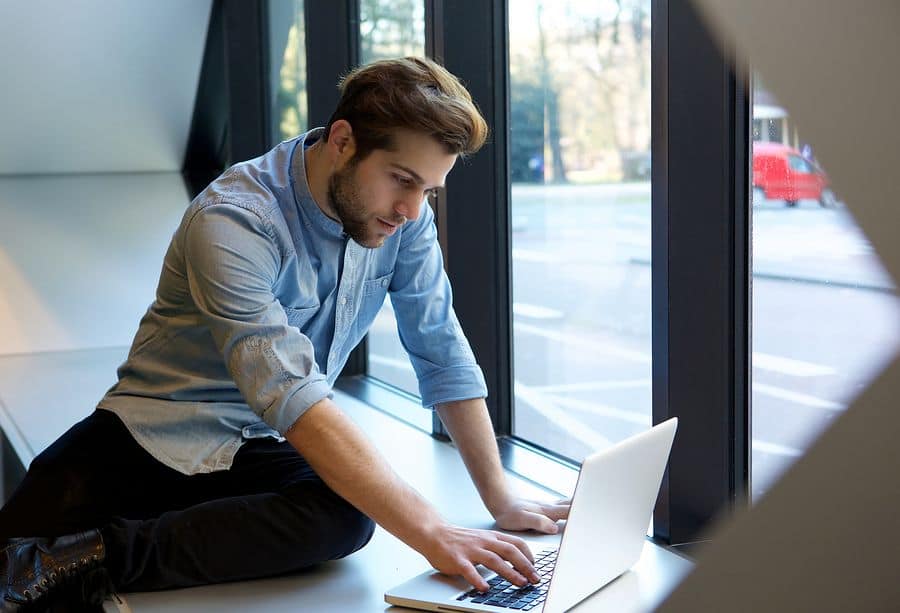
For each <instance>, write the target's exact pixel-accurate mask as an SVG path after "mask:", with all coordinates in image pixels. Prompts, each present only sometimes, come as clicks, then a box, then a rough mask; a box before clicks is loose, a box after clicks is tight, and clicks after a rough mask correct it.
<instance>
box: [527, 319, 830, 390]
mask: <svg viewBox="0 0 900 613" xmlns="http://www.w3.org/2000/svg"><path fill="white" fill-rule="evenodd" d="M514 329H515V331H516V332H526V333H528V334H534V335H535V336H543V337H544V338H548V339H551V340H555V341H560V342H563V343H569V344H571V345H574V346H576V347H581V348H584V349H589V350H592V351H596V352H598V353H606V354H609V355H614V356H616V357H619V358H622V359H625V360H631V361H633V362H637V363H639V364H649V363H650V355H649V354H647V353H644V352H642V351H635V350H633V349H625V348H624V347H617V346H616V345H613V344H611V343H598V342H596V341H591V340H586V339H584V338H582V337H580V336H575V335H574V334H567V333H565V332H555V331H553V330H546V329H544V328H540V327H538V326H534V325H531V324H526V323H520V322H516V323H515V325H514ZM753 368H758V369H760V370H768V371H771V372H777V373H780V374H783V375H792V376H794V377H818V376H822V375H833V374H834V373H836V372H837V370H836V369H835V368H833V367H831V366H825V365H823V364H814V363H812V362H805V361H803V360H794V359H792V358H784V357H781V356H777V355H771V354H768V353H760V352H758V351H754V352H753Z"/></svg>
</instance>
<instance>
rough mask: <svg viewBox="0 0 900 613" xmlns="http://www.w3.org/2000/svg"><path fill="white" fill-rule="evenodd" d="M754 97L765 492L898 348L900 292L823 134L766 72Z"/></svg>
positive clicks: (758, 411) (755, 469) (755, 474)
mask: <svg viewBox="0 0 900 613" xmlns="http://www.w3.org/2000/svg"><path fill="white" fill-rule="evenodd" d="M753 95H754V105H753V113H754V116H755V120H754V126H756V125H759V126H761V129H759V130H756V129H754V132H753V138H754V142H753V155H752V157H753V179H752V182H753V196H752V203H753V209H752V210H753V251H752V253H753V319H752V322H753V331H752V334H753V359H752V366H753V385H752V402H753V405H752V406H753V419H752V423H753V433H752V435H753V440H752V453H751V456H752V457H751V460H752V473H751V474H752V484H751V490H752V496H753V498H754V499H757V498H759V497H760V496H762V495H763V494H764V493H765V492H766V490H767V489H768V488H769V487H770V486H771V485H772V484H773V483H774V482H775V481H776V480H777V478H778V477H779V475H781V473H782V472H783V471H784V470H785V469H786V468H787V467H788V466H790V464H791V463H792V462H793V461H794V460H796V459H797V458H798V457H800V456H801V455H803V452H804V451H805V450H806V448H807V447H808V446H809V445H810V443H812V441H814V440H815V438H816V437H817V436H818V435H819V434H820V433H821V432H822V431H823V430H824V429H825V428H826V427H827V426H828V424H830V423H831V421H832V420H833V419H835V418H836V417H837V416H838V415H840V413H841V412H842V411H843V410H844V409H846V408H847V405H848V404H849V403H850V401H852V399H853V398H854V397H855V396H856V395H857V394H858V393H859V392H861V391H862V390H863V389H864V388H865V387H866V385H867V384H868V382H869V381H870V380H871V379H872V378H873V377H874V376H875V375H876V374H877V372H878V371H879V370H880V369H881V368H882V367H883V366H885V365H886V362H887V360H889V359H890V358H891V357H892V356H893V355H894V354H895V353H896V351H897V348H898V345H900V324H898V322H900V317H898V315H900V300H898V298H897V293H896V288H894V286H893V284H892V283H891V280H890V278H889V277H888V275H887V273H886V272H885V270H884V269H883V267H882V266H881V263H880V262H879V259H878V256H877V254H876V253H875V251H874V249H873V248H872V246H871V245H870V244H869V241H868V240H867V239H866V237H865V235H864V234H863V233H862V232H861V231H860V229H859V227H857V225H856V223H855V221H854V219H853V216H852V215H851V212H850V209H847V208H846V207H845V205H844V202H843V200H842V194H841V193H840V192H839V191H838V192H835V190H833V189H832V187H831V184H830V180H829V177H828V173H827V171H826V169H825V168H822V166H821V165H820V164H819V161H818V160H817V159H816V154H815V146H814V142H813V140H812V137H811V136H808V135H807V134H805V133H804V132H803V129H802V126H798V125H797V124H796V123H795V122H794V120H793V118H792V117H791V116H790V113H789V111H788V110H787V109H785V108H783V107H782V106H781V105H780V104H779V103H778V101H777V100H776V99H775V98H774V96H773V95H772V94H771V93H770V92H768V91H767V90H766V88H765V84H764V83H763V82H762V81H761V80H760V79H759V78H756V79H755V82H754V90H753ZM848 120H849V118H848ZM757 122H759V123H758V124H757ZM767 126H777V128H774V129H766V127H767Z"/></svg>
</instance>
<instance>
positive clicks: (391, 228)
mask: <svg viewBox="0 0 900 613" xmlns="http://www.w3.org/2000/svg"><path fill="white" fill-rule="evenodd" d="M376 219H377V220H378V223H380V224H381V227H382V228H383V229H384V231H385V232H387V234H388V235H389V236H390V235H391V234H393V233H394V232H396V231H397V228H399V227H400V226H401V225H402V224H403V222H404V221H406V220H402V221H400V220H394V221H393V222H391V221H387V220H385V219H382V218H381V217H376Z"/></svg>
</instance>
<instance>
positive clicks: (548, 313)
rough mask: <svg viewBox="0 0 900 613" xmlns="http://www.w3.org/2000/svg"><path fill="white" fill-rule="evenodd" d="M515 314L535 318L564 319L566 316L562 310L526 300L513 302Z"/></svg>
mask: <svg viewBox="0 0 900 613" xmlns="http://www.w3.org/2000/svg"><path fill="white" fill-rule="evenodd" d="M513 314H514V315H521V316H522V317H531V318H533V319H562V318H563V316H564V313H563V312H562V311H557V310H556V309H548V308H547V307H542V306H538V305H536V304H526V303H524V302H513Z"/></svg>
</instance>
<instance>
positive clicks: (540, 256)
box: [512, 248, 563, 264]
mask: <svg viewBox="0 0 900 613" xmlns="http://www.w3.org/2000/svg"><path fill="white" fill-rule="evenodd" d="M512 257H513V259H514V260H521V261H523V262H544V263H547V264H556V263H559V262H562V261H563V258H562V257H560V256H559V255H557V254H555V253H549V252H547V251H533V250H530V249H516V248H514V249H513V250H512Z"/></svg>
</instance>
